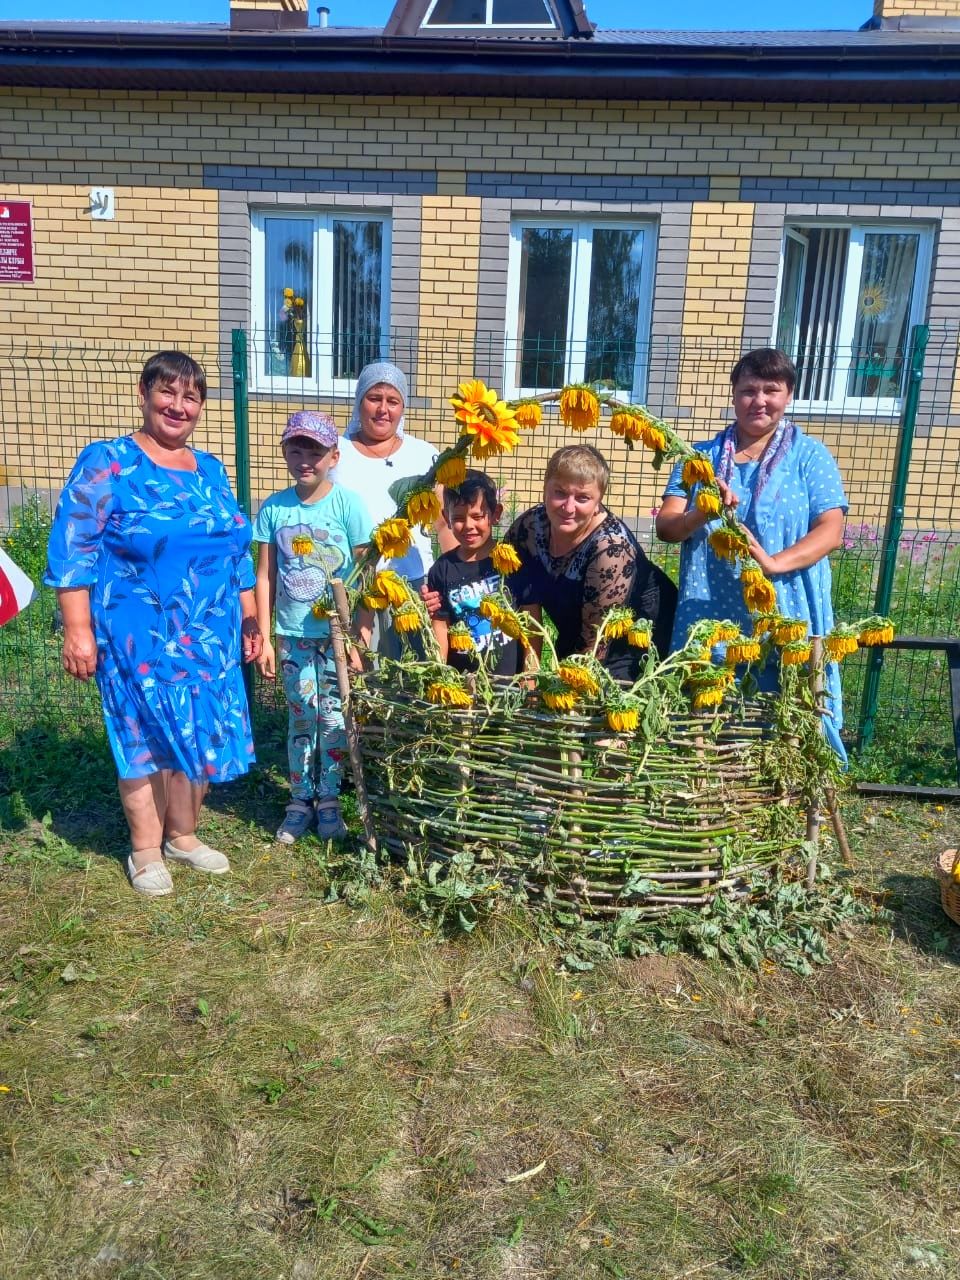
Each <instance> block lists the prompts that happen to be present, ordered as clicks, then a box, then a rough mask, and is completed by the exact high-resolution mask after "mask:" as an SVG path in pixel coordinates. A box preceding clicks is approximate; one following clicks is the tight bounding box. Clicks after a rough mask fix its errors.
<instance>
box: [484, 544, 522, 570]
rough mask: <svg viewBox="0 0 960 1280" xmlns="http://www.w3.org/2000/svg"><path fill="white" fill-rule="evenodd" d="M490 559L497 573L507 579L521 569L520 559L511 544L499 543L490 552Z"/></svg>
mask: <svg viewBox="0 0 960 1280" xmlns="http://www.w3.org/2000/svg"><path fill="white" fill-rule="evenodd" d="M490 559H491V560H492V561H493V567H494V568H495V569H496V571H497V573H499V574H502V575H503V576H504V577H507V576H508V575H509V574H511V573H516V572H517V570H518V569H519V568H520V557H519V556H518V555H517V552H516V549H515V548H514V547H512V546H511V545H510V543H509V542H498V543H496V545H495V546H494V548H493V550H492V551H491V552H490Z"/></svg>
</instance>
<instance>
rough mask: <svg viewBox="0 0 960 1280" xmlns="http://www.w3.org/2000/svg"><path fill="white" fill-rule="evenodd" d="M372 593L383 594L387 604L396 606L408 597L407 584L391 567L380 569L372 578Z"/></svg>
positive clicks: (404, 601)
mask: <svg viewBox="0 0 960 1280" xmlns="http://www.w3.org/2000/svg"><path fill="white" fill-rule="evenodd" d="M372 594H374V595H378V596H383V597H385V599H386V600H387V603H388V604H392V605H393V606H394V607H398V606H400V605H402V604H406V602H407V601H408V600H409V599H410V592H409V590H408V589H407V584H406V583H405V582H404V580H403V579H402V578H401V577H400V575H399V574H398V573H394V571H393V570H392V569H381V570H380V572H379V573H378V574H377V575H376V577H375V578H374V580H373V592H372Z"/></svg>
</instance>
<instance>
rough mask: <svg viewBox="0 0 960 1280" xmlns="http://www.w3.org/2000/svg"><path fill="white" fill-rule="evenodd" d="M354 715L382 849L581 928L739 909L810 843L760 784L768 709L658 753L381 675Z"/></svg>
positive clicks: (799, 816)
mask: <svg viewBox="0 0 960 1280" xmlns="http://www.w3.org/2000/svg"><path fill="white" fill-rule="evenodd" d="M353 709H354V714H355V716H356V718H357V722H358V730H359V734H360V744H361V749H362V753H363V767H364V777H365V780H366V785H367V788H368V792H369V803H370V811H371V816H372V819H373V825H374V828H375V832H376V837H377V840H378V842H379V845H380V847H381V848H382V849H383V850H385V851H386V852H388V853H389V854H391V855H393V856H395V857H404V858H406V857H407V856H409V855H410V854H411V853H414V854H415V855H417V856H418V857H419V858H420V859H424V858H429V857H439V858H441V859H443V858H447V857H452V856H453V855H454V854H456V853H459V852H461V851H468V852H470V853H471V854H472V855H473V857H474V858H475V859H476V860H477V861H480V862H483V863H486V864H488V865H490V866H492V867H495V868H498V869H504V868H505V870H504V875H507V876H509V875H510V874H515V875H517V876H518V877H519V878H521V879H522V880H523V881H524V883H525V884H526V886H527V888H528V889H529V888H533V889H534V890H538V891H541V892H543V891H545V890H546V888H547V886H550V890H551V894H552V896H554V897H556V898H559V899H561V900H565V901H567V902H569V903H571V904H574V903H575V904H576V905H577V907H578V909H579V910H581V911H582V912H583V913H584V914H590V915H600V916H603V915H610V914H613V913H615V912H617V911H619V910H622V909H623V908H625V907H631V908H634V909H636V910H637V911H639V913H640V914H641V915H642V916H649V917H654V916H657V915H662V914H664V913H667V912H669V911H672V910H674V909H675V908H676V907H678V906H688V907H698V906H702V905H703V904H705V903H706V902H708V901H709V900H710V898H711V897H712V896H714V895H715V894H717V893H718V892H721V891H723V892H726V893H729V894H732V895H735V896H742V895H743V894H745V893H747V892H748V888H749V884H750V882H751V880H752V879H754V877H755V873H756V872H762V871H764V870H766V869H769V868H770V867H772V866H773V865H775V864H777V863H779V862H781V861H782V860H783V859H784V858H785V857H787V856H789V855H790V854H791V853H793V852H795V851H797V850H798V849H799V847H800V845H801V843H802V840H803V835H804V815H803V812H802V810H801V807H800V805H799V803H798V800H797V797H795V796H792V795H789V794H785V793H784V791H783V789H782V788H781V787H778V786H776V785H775V784H774V783H773V781H772V780H771V779H770V778H769V777H765V776H764V762H765V761H766V760H767V759H768V753H769V750H770V746H771V742H772V741H773V740H772V737H771V730H770V727H769V722H768V721H765V720H764V719H763V713H762V710H761V709H760V708H757V709H756V710H755V711H748V712H747V713H746V714H745V715H744V716H741V717H738V718H736V719H725V718H723V717H720V718H719V719H716V718H715V717H714V716H712V715H711V716H709V717H707V718H699V717H695V716H693V715H690V716H687V717H685V718H676V719H674V720H673V721H672V722H671V727H670V732H669V734H668V736H667V737H666V738H665V739H664V740H662V741H657V742H655V743H653V744H652V745H645V744H644V743H643V742H642V740H641V739H640V738H638V737H630V738H625V737H618V736H617V735H616V734H614V733H612V732H611V731H610V729H608V728H607V727H606V724H605V723H604V721H603V719H602V717H601V716H600V715H595V716H584V715H575V714H570V715H561V716H557V715H551V714H549V713H546V712H544V711H542V710H540V709H535V708H534V707H527V706H521V707H519V708H518V709H516V710H514V711H512V712H511V713H510V714H509V715H508V714H505V713H504V712H503V711H495V712H492V713H490V712H487V711H486V710H484V709H482V708H476V709H473V710H470V711H451V710H441V709H440V708H438V707H436V706H433V705H432V704H430V703H427V702H424V701H422V700H421V699H420V698H419V697H418V696H417V695H416V694H413V693H409V692H404V691H403V690H401V689H397V688H396V687H388V686H387V685H386V684H384V683H381V682H379V681H378V678H377V677H376V676H375V675H373V676H368V677H366V678H365V680H364V681H362V682H360V683H359V684H358V686H357V687H356V688H355V689H354V692H353ZM717 725H719V730H718V731H716V726H717ZM794 749H795V748H794ZM638 886H639V888H638Z"/></svg>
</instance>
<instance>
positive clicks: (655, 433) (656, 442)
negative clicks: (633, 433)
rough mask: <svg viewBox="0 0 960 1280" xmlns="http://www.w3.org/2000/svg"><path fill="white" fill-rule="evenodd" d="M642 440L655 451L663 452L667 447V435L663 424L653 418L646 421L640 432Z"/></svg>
mask: <svg viewBox="0 0 960 1280" xmlns="http://www.w3.org/2000/svg"><path fill="white" fill-rule="evenodd" d="M640 441H641V443H642V444H645V445H646V446H647V448H648V449H652V450H653V451H654V453H663V451H664V450H665V449H666V447H667V435H666V432H665V431H664V430H663V428H662V427H661V426H659V425H658V424H657V423H655V422H653V421H652V420H651V421H650V422H648V423H644V425H643V427H642V429H641V432H640Z"/></svg>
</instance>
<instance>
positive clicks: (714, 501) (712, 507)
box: [693, 489, 723, 520]
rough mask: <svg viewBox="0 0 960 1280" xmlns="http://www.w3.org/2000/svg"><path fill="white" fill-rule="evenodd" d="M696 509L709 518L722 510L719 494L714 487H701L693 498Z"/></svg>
mask: <svg viewBox="0 0 960 1280" xmlns="http://www.w3.org/2000/svg"><path fill="white" fill-rule="evenodd" d="M693 504H694V506H695V507H696V508H697V510H698V511H699V512H700V513H701V514H702V515H705V516H706V517H707V518H708V519H709V520H712V519H713V518H714V517H715V516H718V515H719V514H720V512H721V511H722V510H723V503H722V502H721V501H720V494H719V493H718V492H717V491H716V490H715V489H701V490H700V491H699V492H698V494H697V496H696V497H695V498H694V500H693Z"/></svg>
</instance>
